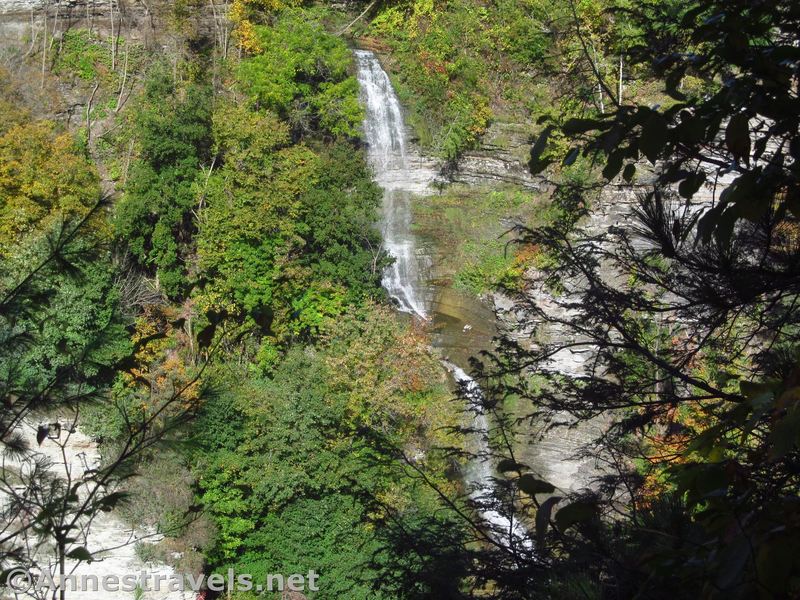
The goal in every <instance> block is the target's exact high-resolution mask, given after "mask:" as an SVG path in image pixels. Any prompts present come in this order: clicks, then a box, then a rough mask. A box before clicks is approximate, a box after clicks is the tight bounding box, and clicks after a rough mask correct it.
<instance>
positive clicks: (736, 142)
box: [725, 113, 750, 162]
mask: <svg viewBox="0 0 800 600" xmlns="http://www.w3.org/2000/svg"><path fill="white" fill-rule="evenodd" d="M749 123H750V119H749V118H748V117H747V115H746V114H745V113H738V114H736V115H734V116H733V117H731V120H730V121H729V122H728V126H727V127H726V128H725V145H726V146H727V147H728V150H729V151H730V153H731V154H733V157H734V158H735V159H736V160H738V161H741V160H747V161H748V162H749V159H750V124H749Z"/></svg>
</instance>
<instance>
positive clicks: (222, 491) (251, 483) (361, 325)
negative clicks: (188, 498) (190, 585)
mask: <svg viewBox="0 0 800 600" xmlns="http://www.w3.org/2000/svg"><path fill="white" fill-rule="evenodd" d="M387 325H389V327H388V328H387ZM405 335H407V334H406V333H405V332H404V329H403V328H402V327H401V326H400V325H398V324H397V323H395V322H393V321H391V317H390V316H389V315H388V314H387V313H386V312H385V311H380V312H376V313H367V314H366V315H362V316H357V315H354V316H349V317H347V318H346V319H345V321H344V322H343V323H342V328H341V331H340V333H339V334H337V335H336V336H334V337H333V338H332V339H331V340H330V342H329V343H328V344H326V345H325V346H322V347H318V348H310V347H309V348H301V347H295V348H293V349H291V350H290V351H289V352H288V354H287V355H286V357H285V358H284V360H282V361H281V362H280V363H279V364H277V365H276V366H275V367H274V370H273V376H272V377H271V379H264V380H258V379H251V380H249V381H242V382H238V383H232V382H231V383H232V384H229V385H227V386H225V388H224V391H222V392H221V393H220V394H218V395H217V396H216V397H215V398H214V399H213V400H212V401H211V402H209V403H208V404H207V406H206V407H205V408H204V411H203V412H204V414H203V416H202V417H201V422H200V424H199V427H198V428H197V432H198V436H199V437H198V442H199V444H200V446H201V450H200V451H199V453H198V454H197V457H196V459H195V462H196V464H197V468H198V473H199V476H200V488H201V496H200V499H201V501H202V502H203V504H204V505H205V506H206V509H207V511H208V512H209V513H210V514H211V515H212V517H213V519H214V521H215V522H216V524H217V526H218V528H219V536H218V538H217V543H216V546H215V548H214V550H213V552H211V554H210V555H209V558H210V559H211V563H212V567H213V568H215V569H218V570H219V571H221V572H225V571H226V570H227V568H228V567H234V568H235V569H236V570H237V571H238V572H247V573H252V574H253V575H254V577H255V579H256V580H257V581H258V580H261V581H263V580H264V578H265V576H266V574H267V573H280V572H282V573H293V572H307V571H308V570H309V569H315V570H317V571H318V572H319V573H320V582H321V585H320V588H321V590H320V592H319V593H318V594H316V595H315V597H317V598H339V597H341V596H342V595H343V594H346V595H347V597H348V598H351V597H352V598H374V597H385V596H384V595H382V594H378V595H375V592H374V591H373V587H374V586H376V585H377V584H378V581H379V580H380V578H381V577H383V576H384V575H386V574H388V573H389V572H391V566H390V565H391V560H392V553H391V549H390V548H388V547H387V544H388V543H389V541H387V539H386V537H385V532H382V528H381V526H380V525H379V524H378V523H376V519H377V518H379V515H381V513H382V512H383V510H384V509H383V508H381V506H380V504H375V500H376V499H378V498H381V499H383V502H386V503H388V504H389V505H391V506H392V507H393V510H395V511H398V514H397V518H399V519H403V518H405V517H404V515H405V514H406V511H408V514H409V516H411V515H413V514H414V513H415V512H416V511H420V510H422V511H428V510H431V509H432V508H433V507H434V506H435V503H434V502H432V500H433V498H432V497H431V496H430V492H429V491H426V490H425V489H424V488H421V487H419V486H418V484H415V483H414V482H413V481H412V480H406V479H405V478H403V476H402V472H403V469H402V467H400V466H399V465H397V464H393V461H392V459H391V456H390V454H387V453H388V452H389V451H390V448H391V447H392V445H384V444H386V442H387V441H389V440H385V441H384V442H383V443H378V439H373V437H372V436H373V435H379V436H382V435H384V434H385V435H388V436H390V439H391V441H392V442H393V443H399V444H407V443H409V442H410V441H411V436H417V435H419V433H420V431H429V432H432V431H434V430H435V428H436V427H437V426H438V424H437V420H436V419H437V418H438V417H436V418H434V417H433V412H431V411H435V410H437V409H436V402H440V401H441V395H440V394H441V393H442V391H441V389H439V388H436V387H431V386H430V385H429V384H427V383H426V381H425V380H426V378H425V376H424V375H422V376H419V377H417V378H416V379H414V380H411V379H410V378H409V377H408V376H407V374H404V370H406V369H407V370H408V371H418V370H419V364H420V363H422V364H425V365H426V367H425V368H428V369H435V361H434V360H433V359H432V358H430V357H428V356H427V353H426V350H425V348H424V346H423V344H421V343H416V344H415V345H413V346H410V347H409V346H408V345H407V344H408V339H407V338H405V337H404V336H405ZM379 340H381V341H380V342H379ZM404 343H405V344H406V345H404ZM387 351H388V352H394V353H399V352H402V353H403V354H404V355H405V356H406V357H407V358H406V363H403V362H402V361H400V360H396V357H395V356H394V355H392V354H389V355H387ZM409 361H412V362H409ZM355 372H358V373H360V377H359V378H354V377H352V374H353V373H355ZM374 378H378V381H377V382H376V383H375V385H374V386H373V387H372V388H365V387H364V386H365V385H366V384H367V381H373V380H374ZM368 390H371V391H368ZM424 415H428V416H427V417H426V416H424ZM380 423H382V424H383V425H379V424H380ZM373 428H375V429H373ZM379 431H380V432H381V433H380V434H378V432H379ZM417 443H419V442H417ZM429 460H431V461H433V460H434V459H433V457H431V458H430V459H429ZM431 464H435V463H434V462H432V463H431ZM412 507H413V508H412ZM415 564H416V565H417V567H416V568H422V565H421V564H419V562H417V563H415ZM409 568H412V569H413V568H414V567H413V565H412V566H409ZM452 584H453V582H450V585H452Z"/></svg>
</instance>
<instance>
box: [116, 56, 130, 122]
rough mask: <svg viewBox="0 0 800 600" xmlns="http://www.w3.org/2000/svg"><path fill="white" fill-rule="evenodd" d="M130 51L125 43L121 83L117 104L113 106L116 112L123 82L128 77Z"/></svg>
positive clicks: (119, 106) (120, 105)
mask: <svg viewBox="0 0 800 600" xmlns="http://www.w3.org/2000/svg"><path fill="white" fill-rule="evenodd" d="M129 53H130V49H129V48H128V46H127V44H126V45H125V65H124V66H123V67H122V83H120V86H119V96H118V97H117V106H116V108H114V112H115V113H118V112H119V109H120V108H121V107H122V93H123V92H124V91H125V82H126V80H127V79H128V54H129Z"/></svg>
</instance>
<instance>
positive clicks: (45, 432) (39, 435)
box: [36, 425, 50, 446]
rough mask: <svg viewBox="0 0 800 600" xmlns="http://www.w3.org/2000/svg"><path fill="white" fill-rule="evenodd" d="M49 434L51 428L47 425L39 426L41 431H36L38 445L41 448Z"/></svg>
mask: <svg viewBox="0 0 800 600" xmlns="http://www.w3.org/2000/svg"><path fill="white" fill-rule="evenodd" d="M49 433H50V428H49V427H48V426H47V425H39V429H38V430H37V431H36V443H37V444H38V445H39V446H41V445H42V442H43V441H44V439H45V438H46V437H47V435H48V434H49Z"/></svg>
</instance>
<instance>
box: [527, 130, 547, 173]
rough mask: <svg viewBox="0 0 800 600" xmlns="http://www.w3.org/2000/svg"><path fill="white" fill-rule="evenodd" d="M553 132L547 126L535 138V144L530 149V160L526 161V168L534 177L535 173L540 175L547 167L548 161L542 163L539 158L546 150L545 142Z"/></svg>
mask: <svg viewBox="0 0 800 600" xmlns="http://www.w3.org/2000/svg"><path fill="white" fill-rule="evenodd" d="M552 132H553V126H552V125H548V126H547V127H545V128H544V131H542V133H541V134H539V137H538V138H536V142H535V143H534V144H533V146H532V147H531V158H530V160H529V161H528V168H529V169H530V171H531V173H532V174H534V175H536V174H537V173H541V172H542V171H543V170H544V168H545V167H546V166H547V165H548V161H542V160H541V157H542V154H543V153H544V151H545V150H546V149H547V142H548V140H549V139H550V134H551V133H552Z"/></svg>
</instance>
